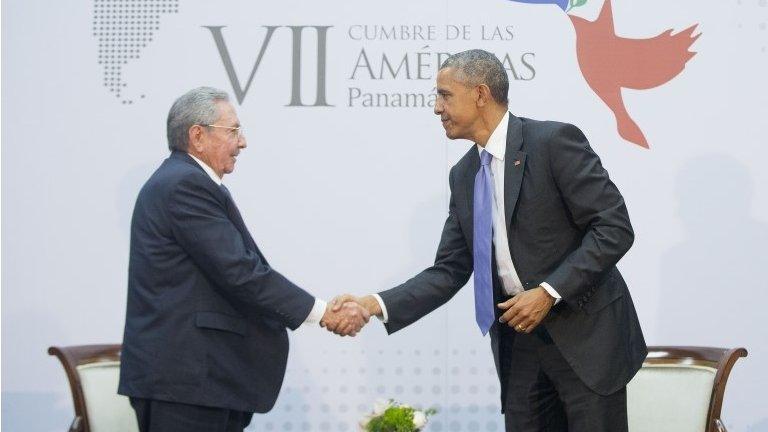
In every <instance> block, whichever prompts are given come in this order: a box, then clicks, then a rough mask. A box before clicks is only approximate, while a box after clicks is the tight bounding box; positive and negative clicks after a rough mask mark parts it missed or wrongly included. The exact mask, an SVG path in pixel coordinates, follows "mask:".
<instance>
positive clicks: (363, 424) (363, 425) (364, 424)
mask: <svg viewBox="0 0 768 432" xmlns="http://www.w3.org/2000/svg"><path fill="white" fill-rule="evenodd" d="M372 418H373V417H372V416H365V417H363V419H362V420H360V423H358V424H359V425H360V429H361V430H365V428H366V427H367V426H368V423H370V422H371V419H372Z"/></svg>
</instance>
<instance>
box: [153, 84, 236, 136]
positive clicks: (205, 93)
mask: <svg viewBox="0 0 768 432" xmlns="http://www.w3.org/2000/svg"><path fill="white" fill-rule="evenodd" d="M221 101H224V102H229V95H228V94H227V92H225V91H222V90H219V89H215V88H213V87H198V88H196V89H192V90H190V91H188V92H186V93H184V94H183V95H182V96H181V97H179V98H178V99H176V101H175V102H174V103H173V105H172V106H171V110H170V111H169V112H168V123H167V129H168V131H167V133H168V148H169V149H170V150H171V151H173V150H180V151H187V149H188V148H189V128H191V127H192V126H194V125H209V124H214V123H216V120H218V119H219V110H218V107H217V106H216V103H217V102H221Z"/></svg>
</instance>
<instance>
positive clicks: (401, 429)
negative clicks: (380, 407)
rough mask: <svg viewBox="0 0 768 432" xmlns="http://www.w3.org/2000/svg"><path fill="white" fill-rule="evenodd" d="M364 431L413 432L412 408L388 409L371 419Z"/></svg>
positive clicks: (397, 407) (396, 407)
mask: <svg viewBox="0 0 768 432" xmlns="http://www.w3.org/2000/svg"><path fill="white" fill-rule="evenodd" d="M365 429H366V430H367V431H368V432H414V431H416V428H415V427H414V426H413V408H410V407H402V406H393V407H389V408H387V410H386V411H384V414H382V415H380V416H378V417H375V418H373V419H371V421H370V422H369V423H368V425H367V426H366V428H365Z"/></svg>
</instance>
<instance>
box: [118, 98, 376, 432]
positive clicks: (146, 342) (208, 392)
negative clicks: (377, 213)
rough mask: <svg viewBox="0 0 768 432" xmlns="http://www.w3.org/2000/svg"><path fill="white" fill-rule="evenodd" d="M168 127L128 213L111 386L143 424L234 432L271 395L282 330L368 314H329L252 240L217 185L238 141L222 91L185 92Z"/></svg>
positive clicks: (182, 431) (164, 430) (158, 430)
mask: <svg viewBox="0 0 768 432" xmlns="http://www.w3.org/2000/svg"><path fill="white" fill-rule="evenodd" d="M167 127H168V146H169V148H170V150H171V155H170V157H168V158H167V159H166V160H165V161H164V162H163V163H162V165H161V166H160V167H159V168H158V169H157V171H155V173H154V174H153V175H152V176H151V177H150V178H149V180H147V182H146V183H145V184H144V187H142V189H141V192H139V196H138V199H137V200H136V206H135V208H134V213H133V219H132V222H131V248H130V264H129V269H128V303H127V312H126V320H125V334H124V338H123V350H122V358H121V368H120V385H119V389H118V393H120V394H123V395H126V396H129V397H130V400H131V404H132V405H133V407H134V410H135V411H136V416H137V419H138V422H139V429H140V430H141V432H168V431H179V432H196V431H200V432H234V431H242V430H243V429H244V428H245V427H246V426H247V425H248V424H249V423H250V421H251V417H252V414H253V413H254V412H259V413H263V412H267V411H269V410H270V409H271V408H272V406H273V405H274V403H275V400H276V398H277V395H278V392H279V390H280V386H281V384H282V381H283V376H284V374H285V365H286V359H287V356H288V336H287V331H286V328H290V329H291V330H295V329H296V328H298V327H299V326H300V325H301V324H303V323H304V324H313V323H314V324H317V323H320V324H321V325H324V326H325V327H327V328H328V329H329V330H331V331H334V332H335V333H337V334H339V335H342V336H343V335H352V336H354V335H355V334H356V333H357V332H358V331H360V329H361V328H362V326H363V325H364V324H365V323H366V322H367V321H368V318H369V314H368V312H367V311H366V310H365V309H363V308H361V307H359V306H357V305H354V306H352V307H347V308H344V309H343V310H338V311H335V312H334V311H331V310H330V308H328V307H327V305H326V303H325V302H324V301H322V300H320V299H316V298H314V297H313V296H311V295H310V294H308V293H307V292H306V291H304V290H303V289H301V288H299V287H298V286H296V285H295V284H293V283H292V282H291V281H289V280H288V279H286V278H285V277H284V276H283V275H281V274H280V273H278V272H277V271H276V270H274V269H273V268H272V267H270V265H269V263H268V262H267V260H266V258H265V257H264V255H263V254H262V252H261V251H260V250H259V248H258V247H257V246H256V243H255V242H254V240H253V238H252V237H251V235H250V233H249V232H248V229H247V228H246V226H245V223H244V222H243V219H242V217H241V216H240V212H239V211H238V209H237V206H236V205H235V202H234V200H233V199H232V196H231V195H230V193H229V191H228V190H227V188H226V187H225V186H224V185H223V183H222V178H223V177H224V175H225V174H230V173H232V172H233V171H234V169H235V164H236V161H237V157H238V155H239V153H240V152H241V151H242V150H243V149H245V148H246V141H245V137H244V135H243V132H242V131H243V129H242V127H241V125H240V121H239V120H238V117H237V113H236V112H235V109H234V107H233V106H232V104H231V103H229V97H228V95H227V94H226V93H225V92H223V91H220V90H216V89H213V88H208V87H201V88H197V89H194V90H191V91H189V92H188V93H186V94H184V95H183V96H181V97H180V98H178V99H177V100H176V102H175V103H174V104H173V106H172V107H171V110H170V112H169V114H168V126H167ZM350 306H351V305H350Z"/></svg>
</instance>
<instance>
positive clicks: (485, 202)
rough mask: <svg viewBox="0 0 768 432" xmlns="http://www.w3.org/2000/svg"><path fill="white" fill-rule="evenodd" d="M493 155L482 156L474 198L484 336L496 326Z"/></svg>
mask: <svg viewBox="0 0 768 432" xmlns="http://www.w3.org/2000/svg"><path fill="white" fill-rule="evenodd" d="M491 159H492V156H491V154H490V153H488V152H487V151H485V150H483V151H482V152H481V153H480V169H479V170H478V171H477V175H476V176H475V196H474V202H473V203H472V204H473V206H472V213H473V222H474V236H473V239H472V248H473V251H472V255H473V258H474V267H475V320H476V321H477V325H478V326H480V331H481V332H482V333H483V336H485V334H486V333H488V330H489V329H490V328H491V325H492V324H493V318H494V313H493V283H492V282H491V244H492V241H491V237H492V235H493V222H492V216H493V208H492V207H491V206H492V205H493V183H492V182H491V167H490V165H489V164H490V163H491Z"/></svg>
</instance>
